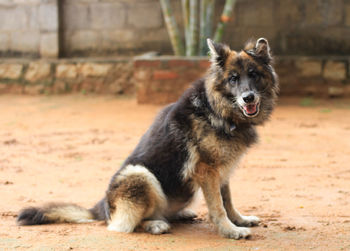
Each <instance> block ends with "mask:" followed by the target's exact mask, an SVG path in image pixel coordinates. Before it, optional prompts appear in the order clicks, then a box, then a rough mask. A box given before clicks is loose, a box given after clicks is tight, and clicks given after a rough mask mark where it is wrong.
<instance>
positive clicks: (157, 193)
mask: <svg viewBox="0 0 350 251" xmlns="http://www.w3.org/2000/svg"><path fill="white" fill-rule="evenodd" d="M113 182H115V183H116V184H120V185H119V186H118V188H117V189H115V190H113V192H114V194H113V196H112V198H113V201H111V202H110V204H111V219H110V221H109V222H108V229H109V230H111V231H117V232H132V231H133V230H134V229H135V227H136V226H138V225H139V224H140V223H141V221H142V220H143V219H145V218H152V217H157V216H158V215H163V214H164V213H165V211H166V209H167V200H166V196H165V195H164V192H163V190H162V188H161V186H160V184H159V181H158V180H157V179H156V177H155V176H154V175H153V174H152V173H151V172H149V171H148V170H147V169H146V168H145V167H143V166H141V165H136V166H133V165H129V166H127V167H126V168H125V169H124V170H122V172H121V173H120V174H119V175H117V176H116V178H115V180H114V181H113ZM135 187H137V189H139V190H142V191H140V196H138V197H133V196H129V195H128V194H129V193H130V189H134V188H135Z"/></svg>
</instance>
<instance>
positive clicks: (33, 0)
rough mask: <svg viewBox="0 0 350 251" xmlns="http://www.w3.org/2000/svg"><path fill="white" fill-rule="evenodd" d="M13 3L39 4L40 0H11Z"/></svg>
mask: <svg viewBox="0 0 350 251" xmlns="http://www.w3.org/2000/svg"><path fill="white" fill-rule="evenodd" d="M11 1H12V2H13V3H17V4H34V5H35V4H39V3H41V2H42V0H11Z"/></svg>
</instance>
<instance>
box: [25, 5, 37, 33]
mask: <svg viewBox="0 0 350 251" xmlns="http://www.w3.org/2000/svg"><path fill="white" fill-rule="evenodd" d="M26 11H27V13H28V29H29V30H40V24H39V8H38V6H36V5H32V6H26Z"/></svg>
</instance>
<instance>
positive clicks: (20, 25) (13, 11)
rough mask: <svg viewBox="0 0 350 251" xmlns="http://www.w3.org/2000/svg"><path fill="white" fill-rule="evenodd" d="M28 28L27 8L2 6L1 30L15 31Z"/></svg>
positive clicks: (0, 12) (0, 15)
mask: <svg viewBox="0 0 350 251" xmlns="http://www.w3.org/2000/svg"><path fill="white" fill-rule="evenodd" d="M26 28H27V13H26V11H25V8H22V7H16V8H3V9H1V8H0V30H1V31H14V30H25V29H26Z"/></svg>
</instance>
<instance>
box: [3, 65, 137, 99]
mask: <svg viewBox="0 0 350 251" xmlns="http://www.w3.org/2000/svg"><path fill="white" fill-rule="evenodd" d="M72 92H73V93H74V92H75V93H76V92H80V93H99V94H133V93H134V92H135V90H134V83H133V68H132V63H131V61H130V60H127V59H116V60H98V59H89V60H84V59H70V60H35V61H29V60H3V61H1V60H0V93H1V94H4V93H10V94H32V95H35V94H64V93H72Z"/></svg>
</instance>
